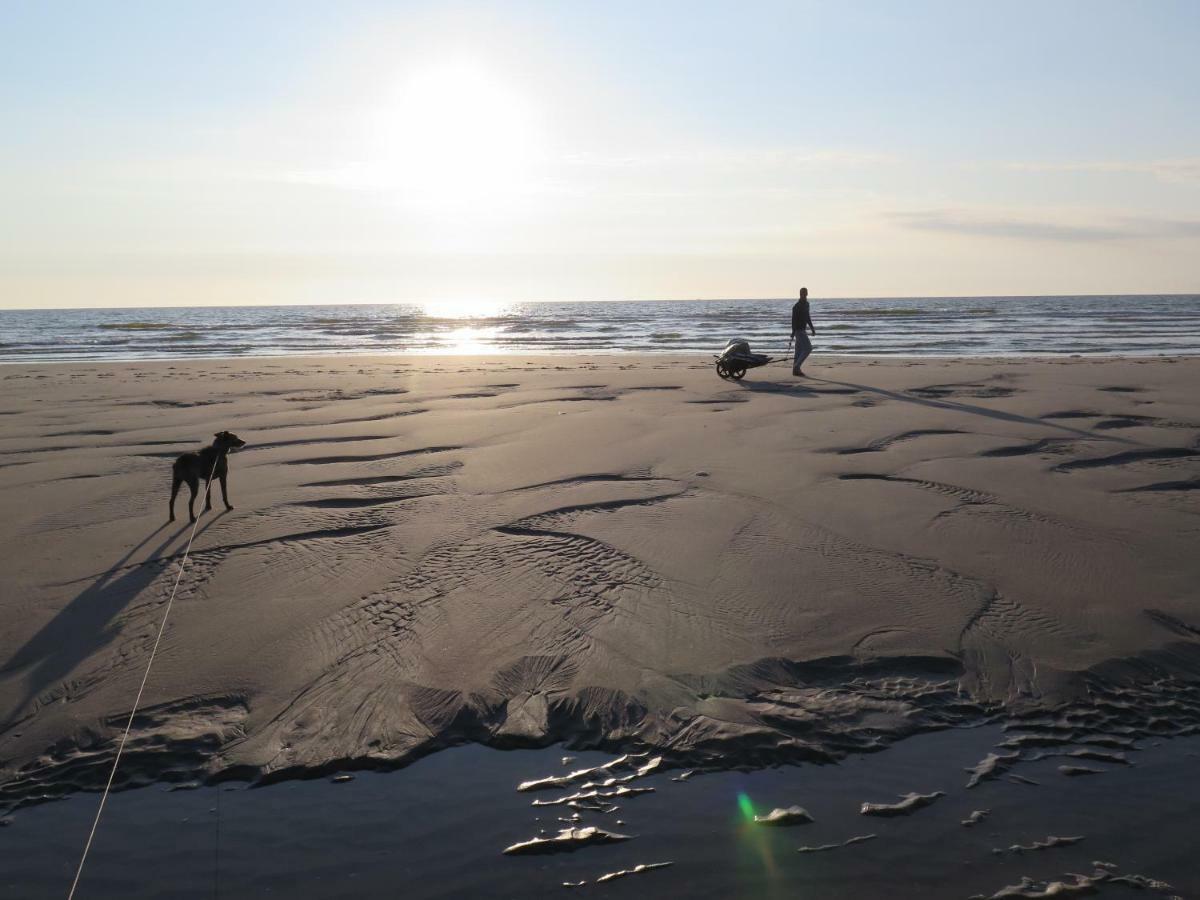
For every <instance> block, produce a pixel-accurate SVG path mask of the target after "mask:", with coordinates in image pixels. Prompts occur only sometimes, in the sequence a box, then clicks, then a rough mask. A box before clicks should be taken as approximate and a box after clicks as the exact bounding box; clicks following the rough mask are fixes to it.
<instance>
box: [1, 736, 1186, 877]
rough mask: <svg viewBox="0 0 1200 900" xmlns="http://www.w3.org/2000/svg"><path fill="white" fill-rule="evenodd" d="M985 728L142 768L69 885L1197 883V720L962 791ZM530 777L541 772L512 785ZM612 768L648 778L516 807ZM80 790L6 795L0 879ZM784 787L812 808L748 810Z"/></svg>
mask: <svg viewBox="0 0 1200 900" xmlns="http://www.w3.org/2000/svg"><path fill="white" fill-rule="evenodd" d="M1003 738H1004V733H1003V732H1002V731H1001V729H1000V728H999V727H998V726H985V727H980V728H974V729H954V730H948V731H942V732H938V733H934V734H927V735H922V736H918V737H914V738H911V739H909V740H906V741H903V742H901V743H899V744H897V745H895V746H893V747H892V748H890V749H888V750H886V751H884V752H882V753H877V754H870V755H859V756H854V757H850V758H848V759H846V760H845V761H843V762H842V763H840V764H838V765H827V766H816V765H805V766H788V767H781V768H776V769H769V770H763V771H757V772H720V773H706V772H698V773H696V774H695V775H694V776H692V777H689V778H687V779H685V780H683V781H680V780H678V778H679V775H680V772H679V771H678V770H670V769H666V768H663V767H660V766H650V765H648V762H649V761H650V760H652V759H653V756H648V757H634V756H631V757H630V758H628V759H627V760H625V761H624V762H621V763H614V762H613V761H614V759H616V755H615V754H601V753H596V752H575V751H570V756H569V757H564V756H563V754H564V750H563V749H562V748H561V747H550V748H546V749H543V750H519V751H508V752H505V751H498V750H490V749H487V748H484V747H480V746H474V745H472V746H465V747H459V748H455V749H452V750H447V751H444V752H441V753H438V754H435V755H433V756H430V757H427V758H425V759H423V760H420V761H418V762H417V763H415V764H413V765H412V766H409V767H408V768H406V769H403V770H400V771H396V772H391V773H374V772H358V773H355V774H354V776H353V777H352V778H349V779H347V778H345V777H342V778H339V779H337V780H335V779H332V778H326V779H320V780H313V781H294V782H286V783H282V784H277V785H273V786H270V787H265V788H248V787H247V786H245V785H243V784H225V785H221V786H216V787H200V788H196V789H192V790H178V789H176V790H169V789H168V788H167V787H165V786H154V787H149V788H143V789H139V790H134V791H127V792H124V793H120V794H116V795H113V796H112V797H111V798H110V800H109V804H108V807H107V809H106V811H105V817H104V820H103V821H102V822H101V826H100V830H99V832H98V835H97V838H96V843H95V845H94V847H93V850H92V855H91V858H90V859H89V863H88V869H87V871H86V873H85V876H84V879H83V881H82V883H81V889H80V893H79V896H81V897H85V898H109V897H112V898H116V897H122V898H125V897H156V896H167V895H169V896H173V897H214V896H218V897H219V896H225V897H244V896H287V897H300V898H307V897H314V898H315V897H377V896H378V897H383V896H387V897H394V896H396V895H397V893H398V892H399V893H401V894H402V895H403V896H405V897H418V898H420V897H430V898H432V897H469V896H512V897H536V896H551V897H555V896H566V895H568V894H576V895H582V896H589V897H638V898H641V897H679V896H689V897H712V898H717V897H739V896H742V897H755V898H764V897H765V898H771V897H780V898H782V897H797V896H819V897H823V898H827V897H835V898H836V897H847V898H849V897H856V898H861V897H878V896H885V895H886V896H888V897H891V898H895V897H912V898H917V897H921V898H939V897H947V898H950V897H956V898H961V897H968V896H972V895H980V896H985V897H990V896H991V895H992V894H994V893H995V892H997V891H999V890H1001V889H1002V888H1004V887H1005V886H1007V885H1016V884H1018V882H1019V881H1020V879H1021V877H1022V876H1029V877H1030V878H1032V879H1036V880H1038V881H1054V880H1066V881H1069V880H1070V879H1069V878H1067V873H1070V872H1078V873H1083V874H1084V875H1091V874H1092V873H1093V872H1094V871H1096V868H1095V865H1094V864H1095V862H1097V861H1099V862H1105V863H1111V864H1114V865H1115V866H1116V867H1117V871H1118V872H1119V873H1137V874H1140V875H1143V876H1147V877H1149V878H1153V879H1160V880H1162V881H1164V882H1169V883H1171V884H1172V885H1173V889H1172V890H1171V891H1166V892H1164V891H1156V890H1154V889H1151V890H1150V891H1145V890H1141V891H1134V887H1133V886H1131V885H1127V884H1121V883H1119V882H1112V881H1106V882H1102V883H1099V884H1097V885H1096V890H1097V891H1098V892H1099V893H1100V894H1101V895H1102V896H1105V897H1109V896H1112V897H1120V896H1156V895H1164V896H1166V895H1170V894H1171V893H1174V894H1177V895H1179V896H1184V897H1187V896H1196V895H1197V893H1200V865H1197V864H1196V863H1195V860H1194V850H1193V838H1192V829H1193V826H1194V823H1195V822H1196V821H1197V816H1198V815H1200V784H1198V783H1197V781H1196V779H1195V777H1194V773H1195V769H1196V765H1197V762H1198V761H1200V737H1189V738H1179V739H1175V740H1171V741H1165V742H1162V743H1161V744H1158V745H1157V746H1156V745H1155V744H1156V742H1154V741H1150V740H1147V741H1142V742H1140V743H1141V745H1142V747H1143V750H1142V752H1140V753H1137V754H1136V756H1135V757H1134V763H1135V764H1134V765H1114V766H1109V765H1105V764H1103V763H1094V764H1093V765H1094V767H1095V768H1100V769H1104V770H1105V771H1103V772H1101V773H1100V774H1098V775H1095V776H1090V777H1088V778H1082V779H1081V778H1070V777H1066V776H1064V775H1063V774H1061V773H1060V772H1059V769H1058V767H1059V765H1060V764H1061V763H1062V762H1063V760H1062V759H1061V758H1052V757H1047V758H1045V759H1040V760H1032V761H1031V760H1026V761H1022V762H1021V763H1019V765H1018V766H1017V767H1016V771H1017V772H1019V774H1020V775H1021V777H1022V779H1023V780H1022V781H1019V782H1018V781H1013V780H1009V779H1008V778H1007V777H997V778H992V779H989V780H986V781H982V782H980V783H979V784H977V786H976V787H974V788H972V789H967V788H966V784H967V783H968V781H969V780H970V779H971V773H970V772H969V771H968V770H970V769H973V768H974V767H976V766H977V765H978V763H979V761H980V760H981V759H984V758H985V757H986V756H987V754H988V753H989V752H990V751H992V750H993V749H994V748H995V746H996V745H997V743H998V742H999V741H1001V740H1003ZM587 769H591V770H592V771H591V772H586V773H585V772H584V771H583V770H587ZM572 773H575V774H576V777H574V778H571V777H570V776H571V775H572ZM1014 774H1015V773H1014ZM541 779H552V781H550V782H548V783H547V784H546V785H545V787H544V789H540V790H537V789H535V790H530V789H528V784H527V783H529V782H537V781H539V780H541ZM610 780H612V784H607V782H609V781H610ZM522 784H526V786H527V789H526V790H525V791H518V790H517V788H518V786H520V785H522ZM619 787H629V788H633V787H637V788H652V789H653V790H646V791H644V792H643V791H629V792H624V793H616V794H614V795H613V796H608V797H603V798H600V799H602V800H603V802H602V803H596V802H594V801H595V800H596V799H597V798H592V797H586V796H585V797H582V798H579V799H577V800H575V801H573V805H572V803H562V804H551V805H536V806H535V805H532V804H533V802H534V801H536V800H546V799H556V798H560V797H570V796H571V795H573V794H588V793H590V792H591V791H593V790H599V791H602V792H612V791H614V790H615V789H616V788H619ZM937 791H942V792H944V793H945V796H944V797H939V798H938V799H937V802H936V803H930V804H928V805H925V806H921V805H917V804H913V805H912V808H911V809H910V810H908V811H907V814H902V815H894V816H886V817H879V816H864V815H862V814H861V812H860V808H861V807H862V805H863V804H864V803H872V804H897V803H899V802H900V801H902V799H903V798H904V797H905V796H906V795H908V794H910V793H919V794H932V793H934V792H937ZM97 799H98V798H97V796H96V795H95V794H77V795H74V796H73V797H71V798H70V799H68V800H65V801H60V802H56V803H49V804H44V805H41V806H36V807H31V808H27V809H23V810H19V811H18V812H16V813H14V814H12V815H11V817H10V819H9V822H8V825H7V827H4V828H0V859H2V860H3V863H2V864H0V895H3V896H6V897H7V896H11V897H22V898H24V897H43V896H63V895H65V892H66V888H67V887H68V885H69V884H70V880H71V876H72V874H73V872H74V865H75V863H76V862H77V860H78V854H79V852H80V849H81V848H82V845H83V841H84V839H85V836H86V833H87V829H88V827H89V826H90V823H91V817H92V815H93V814H94V812H95V808H96V806H95V805H96V802H97ZM792 806H800V807H803V809H804V810H805V811H806V812H807V814H808V815H809V816H810V817H811V819H812V821H805V820H804V818H803V817H800V816H792V817H788V818H789V820H790V823H789V824H787V825H786V826H785V827H779V825H771V826H764V825H763V824H762V823H756V822H755V816H762V817H766V816H769V815H770V814H771V812H772V810H775V809H781V810H786V809H787V808H789V807H792ZM976 811H986V814H985V815H980V816H975V817H973V813H975V812H976ZM777 818H778V817H777ZM972 818H974V820H975V821H974V824H972V825H971V826H970V827H964V822H966V821H970V820H972ZM590 828H598V829H600V830H602V831H604V832H608V833H614V834H620V835H622V836H628V838H629V839H628V840H621V841H606V840H601V841H596V840H593V839H589V838H588V837H586V836H584V838H583V839H582V840H579V841H577V842H576V841H574V840H571V839H568V840H567V841H565V843H566V844H575V843H577V844H578V846H573V847H568V848H566V849H567V852H555V853H553V854H546V855H543V854H532V855H523V854H513V855H507V856H506V855H504V854H503V851H504V849H505V848H508V847H512V846H513V845H516V844H520V843H521V842H525V841H529V840H531V839H534V838H538V837H542V838H554V837H556V836H558V835H560V834H562V833H564V832H574V833H576V834H575V835H573V836H578V834H577V833H578V832H581V831H583V830H585V829H590ZM868 834H873V835H875V837H874V838H873V839H870V840H864V839H862V838H863V836H865V835H868ZM1077 837H1078V838H1082V839H1081V840H1070V839H1071V838H1077ZM856 838H858V840H856ZM801 848H805V852H800V851H801ZM818 849H819V850H821V852H814V851H815V850H818ZM664 863H671V865H669V866H666V865H661V864H664ZM606 876H613V877H606ZM1030 890H1031V891H1032V890H1036V885H1034V886H1033V887H1031V888H1030Z"/></svg>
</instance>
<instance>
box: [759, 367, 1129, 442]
mask: <svg viewBox="0 0 1200 900" xmlns="http://www.w3.org/2000/svg"><path fill="white" fill-rule="evenodd" d="M814 383H815V384H832V385H837V386H838V387H839V388H845V390H834V391H822V390H817V389H814V388H812V387H809V386H808V385H809V384H814ZM740 384H741V386H742V387H743V388H746V389H748V390H751V391H754V392H756V393H761V394H788V395H791V396H794V397H821V396H824V395H827V394H855V393H867V394H875V395H877V396H880V397H884V398H886V399H888V400H899V401H902V402H904V403H913V404H916V405H917V406H926V407H929V408H931V409H942V410H946V411H947V412H957V413H968V414H970V415H975V416H985V417H986V418H989V419H997V420H999V421H1001V422H1019V423H1021V424H1022V425H1036V426H1037V427H1039V428H1057V429H1058V430H1059V431H1065V432H1067V433H1068V434H1073V435H1076V436H1077V437H1082V438H1089V439H1093V440H1095V439H1100V440H1105V441H1112V442H1113V443H1117V444H1129V445H1131V446H1138V447H1140V446H1144V445H1143V444H1142V442H1141V441H1135V440H1131V439H1129V438H1123V437H1118V436H1116V435H1113V434H1097V433H1096V432H1094V431H1088V430H1086V429H1083V428H1072V427H1071V426H1070V425H1060V424H1058V423H1057V422H1047V421H1046V420H1045V419H1038V418H1035V417H1032V416H1022V415H1020V414H1019V413H1011V412H1005V411H1004V410H1001V409H988V408H987V407H986V406H976V405H974V404H971V403H959V402H957V401H954V400H933V399H930V398H927V397H917V396H914V395H912V394H906V393H902V392H900V391H890V390H888V389H887V388H880V387H874V386H873V385H869V384H855V383H854V382H850V381H834V380H833V379H830V378H814V377H812V376H808V377H807V379H806V381H805V383H804V384H796V385H791V384H779V383H777V382H771V381H760V382H752V381H743V382H740Z"/></svg>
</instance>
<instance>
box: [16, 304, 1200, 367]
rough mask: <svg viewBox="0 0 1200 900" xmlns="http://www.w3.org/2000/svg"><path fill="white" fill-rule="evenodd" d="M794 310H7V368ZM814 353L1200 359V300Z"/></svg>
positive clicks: (851, 332)
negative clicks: (1193, 356)
mask: <svg viewBox="0 0 1200 900" xmlns="http://www.w3.org/2000/svg"><path fill="white" fill-rule="evenodd" d="M791 303H792V301H791V300H704V301H699V300H697V301H622V302H602V301H596V302H574V303H557V302H555V303H551V302H546V303H512V304H437V303H430V304H405V303H399V304H383V305H330V306H218V307H162V308H140V309H56V310H5V311H0V361H2V362H51V361H67V360H121V359H184V358H189V357H228V356H277V355H284V354H288V355H311V354H330V353H452V354H462V353H471V354H474V353H521V354H536V353H585V352H604V353H609V352H627V353H628V352H633V353H654V352H677V353H678V352H687V353H690V352H700V351H716V350H719V349H720V348H721V346H723V345H724V344H725V342H726V341H728V340H729V339H730V338H745V339H746V340H748V341H750V343H751V345H752V347H753V348H754V349H755V350H757V351H760V352H764V353H779V352H782V351H783V350H784V349H785V347H786V345H787V342H788V337H789V333H790V331H791V325H790V306H791ZM812 315H813V320H814V322H815V324H816V327H817V337H816V339H815V340H814V344H815V347H816V352H817V353H839V354H854V355H871V356H881V355H891V356H917V357H920V356H1042V355H1064V354H1068V355H1069V354H1082V355H1096V354H1116V355H1122V356H1128V355H1139V356H1146V355H1179V354H1196V353H1200V295H1197V294H1186V295H1183V294H1178V295H1165V296H1109V297H1098V296H1087V297H953V298H906V299H841V300H822V299H821V298H819V297H814V298H813V300H812Z"/></svg>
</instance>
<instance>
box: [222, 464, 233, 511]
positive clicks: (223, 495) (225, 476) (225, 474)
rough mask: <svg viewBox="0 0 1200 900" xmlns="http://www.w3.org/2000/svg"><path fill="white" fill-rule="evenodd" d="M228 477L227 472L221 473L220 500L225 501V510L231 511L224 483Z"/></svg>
mask: <svg viewBox="0 0 1200 900" xmlns="http://www.w3.org/2000/svg"><path fill="white" fill-rule="evenodd" d="M228 477H229V473H228V472H222V473H221V499H222V500H224V501H225V508H226V509H233V504H232V503H230V502H229V487H228V485H226V483H225V479H226V478H228Z"/></svg>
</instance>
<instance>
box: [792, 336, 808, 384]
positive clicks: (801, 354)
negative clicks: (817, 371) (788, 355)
mask: <svg viewBox="0 0 1200 900" xmlns="http://www.w3.org/2000/svg"><path fill="white" fill-rule="evenodd" d="M810 353H812V341H810V340H809V339H808V335H807V334H805V333H804V332H803V331H802V332H800V333H799V334H798V335H796V359H795V361H794V362H793V363H792V374H793V375H799V374H800V367H801V366H802V365H804V361H805V360H806V359H808V355H809V354H810Z"/></svg>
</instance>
